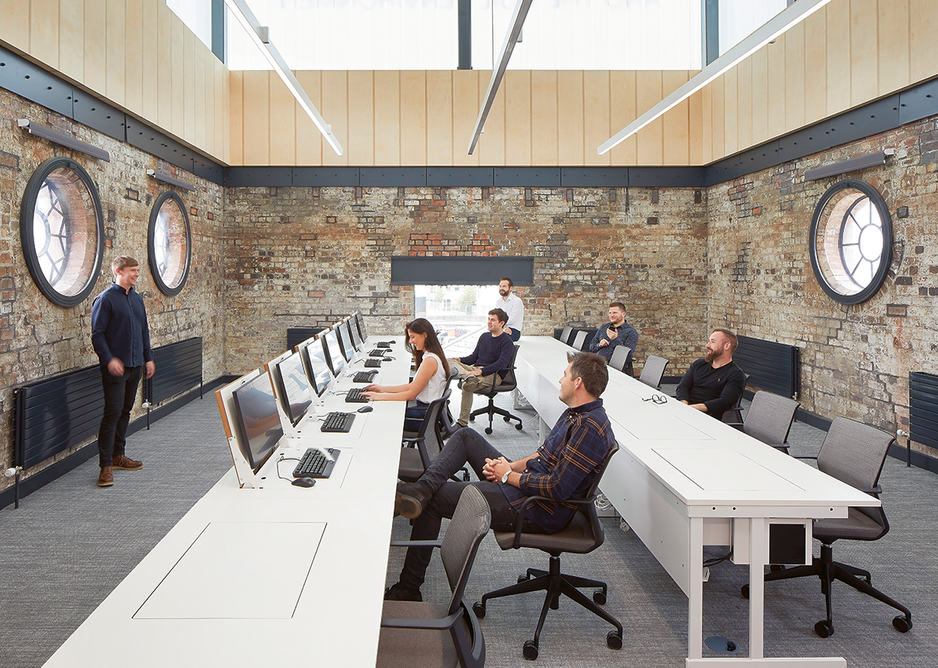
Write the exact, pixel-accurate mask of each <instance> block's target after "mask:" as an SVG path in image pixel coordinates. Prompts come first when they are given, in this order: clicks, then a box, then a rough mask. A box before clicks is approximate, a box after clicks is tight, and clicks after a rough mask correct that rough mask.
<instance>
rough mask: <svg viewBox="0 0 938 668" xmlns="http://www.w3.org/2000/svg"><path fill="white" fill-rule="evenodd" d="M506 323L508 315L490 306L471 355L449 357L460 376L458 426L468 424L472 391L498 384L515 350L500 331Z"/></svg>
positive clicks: (507, 337)
mask: <svg viewBox="0 0 938 668" xmlns="http://www.w3.org/2000/svg"><path fill="white" fill-rule="evenodd" d="M507 322H508V314H507V313H505V312H504V311H503V310H502V309H500V308H493V309H492V310H491V311H489V319H488V324H487V326H488V329H489V331H487V332H484V333H483V334H482V336H480V337H479V341H478V343H476V349H475V350H473V351H472V354H471V355H467V356H466V357H460V358H458V359H452V360H449V363H450V366H455V367H456V368H457V369H459V376H460V377H461V378H462V406H461V407H460V410H459V419H458V420H457V421H458V422H459V426H460V427H465V426H466V425H468V424H469V413H471V412H472V395H473V393H475V392H478V391H479V390H483V389H486V388H489V387H491V386H492V384H493V383H494V384H495V385H500V384H501V382H502V378H504V377H505V373H506V371H507V369H508V363H509V362H510V361H511V354H512V353H513V352H514V350H515V348H514V342H513V341H512V340H511V337H510V336H508V335H507V334H505V331H504V330H505V323H507Z"/></svg>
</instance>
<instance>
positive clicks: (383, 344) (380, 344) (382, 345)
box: [375, 341, 391, 348]
mask: <svg viewBox="0 0 938 668" xmlns="http://www.w3.org/2000/svg"><path fill="white" fill-rule="evenodd" d="M375 345H377V346H378V347H379V348H390V347H391V342H390V341H378V343H377V344H375Z"/></svg>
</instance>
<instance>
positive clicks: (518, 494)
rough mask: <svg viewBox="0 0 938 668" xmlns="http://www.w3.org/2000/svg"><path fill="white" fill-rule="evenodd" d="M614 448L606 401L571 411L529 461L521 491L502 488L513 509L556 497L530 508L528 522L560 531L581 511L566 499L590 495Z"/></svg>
mask: <svg viewBox="0 0 938 668" xmlns="http://www.w3.org/2000/svg"><path fill="white" fill-rule="evenodd" d="M615 445H616V438H615V436H614V435H613V433H612V425H610V424H609V418H608V417H607V415H606V409H605V408H603V400H602V399H597V400H596V401H591V402H589V403H587V404H583V405H581V406H577V407H576V408H568V409H567V410H566V411H564V413H563V415H561V416H560V419H559V420H557V424H555V425H554V428H553V429H551V431H550V434H548V435H547V438H546V439H545V440H544V444H543V445H542V446H541V447H540V448H538V449H537V457H535V458H533V459H529V460H528V468H527V470H526V471H525V472H524V473H522V474H521V481H520V489H519V488H517V487H512V486H511V485H501V489H502V492H503V493H504V494H505V496H506V497H507V498H508V502H509V503H510V504H511V506H512V507H513V508H519V507H520V506H521V504H522V503H523V502H524V499H525V498H527V497H528V496H546V497H547V498H549V499H553V500H552V501H535V502H534V503H532V504H531V505H530V506H528V508H527V509H526V510H525V519H527V520H529V521H532V522H534V524H536V525H537V526H539V527H541V528H542V529H544V531H545V532H547V533H555V532H557V531H560V530H561V529H563V528H564V527H565V526H566V525H567V523H568V522H569V521H570V518H571V517H573V514H574V513H575V512H576V509H577V506H576V505H573V504H569V503H564V501H566V500H567V499H575V500H579V499H582V498H584V497H585V496H586V493H587V492H588V491H589V488H590V486H591V485H592V484H593V481H594V480H595V479H596V476H597V474H598V470H597V469H598V467H599V465H600V464H602V462H603V460H604V459H605V458H606V455H607V454H609V451H610V450H612V448H614V447H615Z"/></svg>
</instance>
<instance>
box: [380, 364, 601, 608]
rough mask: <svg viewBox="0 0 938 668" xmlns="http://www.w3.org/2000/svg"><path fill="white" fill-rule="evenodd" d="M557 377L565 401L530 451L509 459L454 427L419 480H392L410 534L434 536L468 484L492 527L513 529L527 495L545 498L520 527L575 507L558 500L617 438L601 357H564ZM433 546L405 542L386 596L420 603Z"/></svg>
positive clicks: (548, 522)
mask: <svg viewBox="0 0 938 668" xmlns="http://www.w3.org/2000/svg"><path fill="white" fill-rule="evenodd" d="M569 359H570V363H569V364H568V365H567V368H566V370H565V371H564V373H563V377H562V378H561V379H560V400H561V401H563V402H564V403H565V404H566V405H567V410H566V411H564V413H563V415H561V416H560V419H559V420H557V424H556V425H554V428H553V429H552V430H551V432H550V434H549V435H548V436H547V438H546V439H545V441H544V444H543V445H541V447H540V448H538V449H537V452H535V453H534V454H532V455H529V456H527V457H524V458H522V459H519V460H517V461H514V462H509V461H508V460H506V459H505V458H504V457H503V456H502V455H501V453H500V452H498V450H496V449H495V448H494V447H492V445H491V444H490V443H489V442H488V441H486V440H485V439H484V438H483V437H482V436H481V435H480V434H479V433H478V432H476V431H474V430H472V429H460V430H459V431H457V432H456V433H455V434H454V435H453V437H452V438H450V439H449V441H448V442H447V444H446V447H445V448H443V451H442V452H441V453H440V454H439V456H438V457H437V458H436V459H435V460H434V461H433V463H432V464H431V465H430V467H429V468H428V469H427V470H426V471H425V472H424V474H423V475H422V476H421V477H420V479H419V480H418V481H417V482H414V483H404V482H402V483H398V485H397V497H396V498H395V502H394V509H395V512H397V513H399V514H401V515H403V516H404V517H407V518H410V519H413V520H414V526H413V529H412V530H411V535H410V538H411V540H434V539H436V538H437V537H438V536H439V533H440V524H441V520H442V518H444V517H447V518H451V517H452V516H453V512H454V511H455V510H456V503H457V502H458V501H459V496H460V494H462V490H463V487H465V486H466V485H474V486H475V487H477V488H478V489H479V491H480V492H482V495H483V496H485V498H486V500H487V501H488V503H489V507H490V508H491V510H492V529H494V530H496V531H514V529H515V522H516V521H517V517H518V513H517V509H518V508H519V507H520V506H521V504H522V503H523V502H524V499H525V498H526V497H528V496H545V497H548V498H549V499H551V501H536V502H535V503H533V504H532V505H531V506H529V508H528V510H527V511H526V512H525V518H524V530H525V531H528V532H535V533H548V534H549V533H555V532H557V531H560V530H561V529H563V528H564V527H565V526H566V525H567V523H568V522H569V521H570V520H571V518H572V517H573V515H574V514H575V513H576V506H575V505H572V504H567V503H564V501H566V500H568V499H581V498H583V497H584V496H585V495H586V493H587V491H588V490H589V488H590V486H591V485H592V484H593V481H594V480H595V479H596V476H597V475H598V468H599V466H600V464H602V462H603V460H604V459H605V458H606V455H607V454H608V453H609V451H610V450H611V449H612V448H614V447H615V436H613V434H612V427H611V425H610V424H609V418H608V417H606V411H605V409H604V408H603V402H602V399H600V398H599V397H600V395H601V394H602V393H603V391H605V389H606V383H607V381H608V379H609V374H608V370H607V366H606V360H604V359H603V358H602V357H600V356H599V355H596V354H595V353H577V354H576V355H572V356H569ZM466 464H468V465H469V466H471V467H472V468H473V470H475V472H476V475H478V476H479V481H478V482H453V481H451V480H450V476H452V475H453V474H455V473H456V472H457V471H459V470H460V469H461V468H462V467H463V466H465V465H466ZM431 553H432V548H427V547H420V548H417V547H410V548H408V549H407V556H406V557H405V559H404V567H403V569H402V570H401V577H400V581H399V582H398V583H397V584H395V585H392V586H391V587H390V588H389V589H388V591H387V592H385V598H386V599H388V600H400V601H420V600H422V598H421V595H420V586H421V585H422V584H423V579H424V574H425V572H426V570H427V565H428V564H429V563H430V557H431Z"/></svg>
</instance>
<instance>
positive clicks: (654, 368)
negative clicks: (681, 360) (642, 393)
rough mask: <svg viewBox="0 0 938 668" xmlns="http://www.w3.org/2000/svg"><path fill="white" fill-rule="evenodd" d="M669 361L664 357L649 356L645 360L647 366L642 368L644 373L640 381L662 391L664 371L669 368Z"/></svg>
mask: <svg viewBox="0 0 938 668" xmlns="http://www.w3.org/2000/svg"><path fill="white" fill-rule="evenodd" d="M669 361H670V360H666V359H665V358H664V357H658V356H657V355H649V356H648V357H646V358H645V366H644V367H642V373H641V375H640V376H639V377H638V379H639V380H640V381H642V382H643V383H645V385H650V386H651V387H653V388H655V389H656V390H659V389H661V377H662V376H664V370H665V369H667V368H668V362H669Z"/></svg>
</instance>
